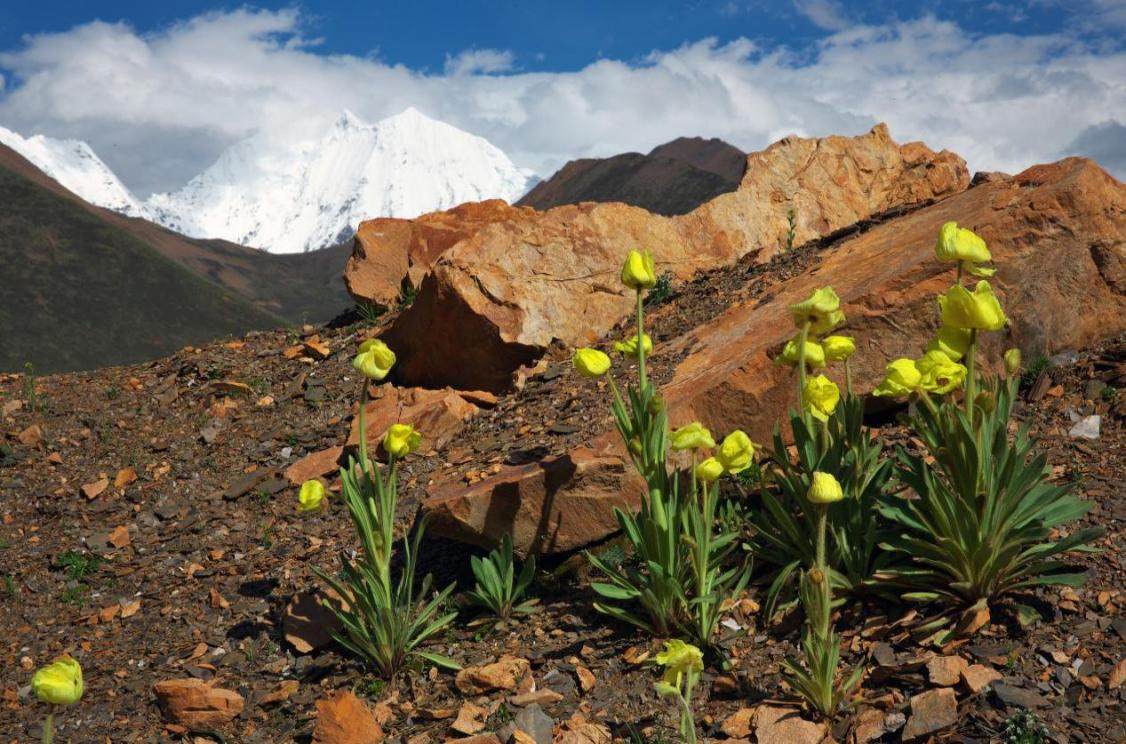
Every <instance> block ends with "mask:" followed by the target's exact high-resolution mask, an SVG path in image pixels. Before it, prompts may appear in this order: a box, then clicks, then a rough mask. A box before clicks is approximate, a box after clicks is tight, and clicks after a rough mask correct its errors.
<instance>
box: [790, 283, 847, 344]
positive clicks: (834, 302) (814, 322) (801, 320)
mask: <svg viewBox="0 0 1126 744" xmlns="http://www.w3.org/2000/svg"><path fill="white" fill-rule="evenodd" d="M790 314H791V315H792V316H793V317H794V325H796V326H797V327H798V328H801V327H802V326H803V325H805V324H806V323H807V322H808V323H809V324H810V326H809V330H810V332H811V333H813V334H815V335H818V336H819V335H821V334H822V333H828V332H829V331H831V330H833V329H834V328H836V327H837V326H839V325H840V324H841V323H843V322H844V313H842V312H841V298H840V297H837V293H836V292H834V291H833V288H832V287H821V288H820V289H815V290H813V294H811V295H810V296H809V297H807V298H806V299H805V300H802V301H801V302H799V303H797V304H795V305H790Z"/></svg>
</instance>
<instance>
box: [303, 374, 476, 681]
mask: <svg viewBox="0 0 1126 744" xmlns="http://www.w3.org/2000/svg"><path fill="white" fill-rule="evenodd" d="M384 374H386V373H384ZM361 383H362V392H361V400H360V413H359V417H360V419H359V426H360V429H359V430H360V431H367V429H366V427H365V425H364V408H365V407H366V405H367V389H368V380H367V379H366V378H365V379H363V380H361ZM396 426H398V425H396ZM404 428H405V429H408V430H409V431H408V436H407V437H406V439H405V440H404V442H403V445H404V449H403V452H404V453H405V452H407V451H410V449H412V447H411V445H413V448H416V447H417V446H418V442H419V439H420V437H418V436H413V437H412V436H409V435H411V434H414V431H413V427H404ZM394 429H395V427H392V430H394ZM390 435H391V431H389V432H388V438H386V439H385V443H384V445H385V449H387V450H388V458H389V459H388V464H387V466H386V468H385V469H381V468H379V467H378V466H377V465H375V464H374V463H373V462H372V461H371V460H370V459H369V458H368V452H367V437H360V453H359V454H360V461H359V463H358V464H357V463H356V461H355V459H354V458H351V457H350V458H349V459H348V466H347V467H346V468H344V469H342V470H341V471H340V477H341V483H342V494H343V496H344V501H345V503H346V504H347V506H348V514H349V515H350V516H351V519H352V525H353V527H354V528H355V531H356V534H357V536H358V537H359V538H360V544H361V547H362V550H361V552H360V554H359V555H358V556H357V557H356V558H355V560H351V559H349V557H348V554H347V553H344V552H342V553H341V555H340V561H341V563H342V564H343V575H342V577H341V578H336V577H333V576H330V575H329V574H327V573H326V572H324V571H323V570H321V569H318V568H314V571H315V572H316V573H317V575H318V576H319V577H320V578H321V579H322V580H323V581H324V582H325V583H326V584H328V585H329V587H331V588H332V589H333V590H334V591H335V592H336V595H337V597H338V599H332V600H327V601H326V605H327V606H328V607H329V609H330V610H331V611H332V612H333V614H335V615H336V617H337V618H338V619H339V620H340V622H341V624H342V626H343V632H339V631H334V632H333V637H334V638H336V640H337V641H338V642H339V643H340V644H341V645H342V646H344V647H345V648H347V649H348V650H350V651H352V652H353V653H355V654H357V655H358V656H360V657H362V658H364V659H366V660H367V661H368V662H369V663H371V664H372V665H373V666H374V667H375V669H376V670H377V671H378V672H379V673H380V674H382V675H383V676H384V677H387V678H393V677H394V676H395V675H397V674H398V673H399V672H400V671H401V670H402V669H404V667H406V666H407V665H408V664H409V663H411V662H412V661H414V660H416V659H418V660H425V661H429V662H431V663H433V664H436V665H438V666H441V667H446V668H449V669H458V668H459V666H458V664H457V663H456V662H454V661H453V660H452V659H450V658H448V657H446V656H442V655H440V654H435V653H431V652H428V651H423V650H422V649H421V645H422V644H423V643H424V642H425V641H426V640H427V639H429V638H430V637H432V636H434V635H435V634H437V633H440V632H441V631H442V630H443V629H445V627H446V626H447V625H449V624H450V623H451V622H453V619H454V618H455V617H456V616H457V613H456V611H451V612H448V613H445V614H442V613H441V607H442V605H443V604H444V603H445V602H446V601H447V598H448V597H449V596H450V595H451V594H452V593H453V589H454V585H453V584H450V585H449V586H447V587H446V588H445V589H443V590H442V591H440V592H438V593H437V594H436V596H434V597H433V598H431V599H430V600H426V599H425V597H426V595H428V594H429V593H430V584H431V577H430V576H429V575H427V576H426V578H424V579H423V581H422V584H421V586H420V587H419V590H418V591H417V592H416V587H415V574H416V573H417V570H418V553H419V548H420V545H421V543H422V538H423V535H424V533H425V530H426V517H425V516H423V517H422V518H420V519H419V521H418V523H417V525H416V527H415V529H414V534H413V536H407V537H404V538H403V541H402V544H403V564H402V567H401V568H400V572H399V577H398V581H395V580H394V579H393V578H392V574H391V560H392V557H393V553H394V543H395V540H394V528H395V509H396V506H397V504H398V472H397V467H396V466H397V461H398V459H399V458H398V456H397V455H396V453H395V450H396V449H398V448H397V447H394V446H392V447H388V446H387V444H389V443H390V442H389V437H390ZM419 597H422V598H423V599H419Z"/></svg>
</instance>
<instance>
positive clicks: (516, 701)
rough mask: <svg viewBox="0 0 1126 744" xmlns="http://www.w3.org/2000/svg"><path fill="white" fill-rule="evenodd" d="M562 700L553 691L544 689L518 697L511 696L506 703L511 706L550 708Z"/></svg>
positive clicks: (561, 697) (560, 696)
mask: <svg viewBox="0 0 1126 744" xmlns="http://www.w3.org/2000/svg"><path fill="white" fill-rule="evenodd" d="M562 699H563V696H562V695H560V694H559V693H558V692H556V691H555V690H546V689H545V690H532V691H531V692H525V693H522V694H520V695H513V696H512V697H510V698H509V699H508V701H509V702H510V703H512V704H513V705H518V706H521V707H523V706H525V705H532V704H533V703H534V704H536V705H541V706H543V707H547V708H550V707H551V706H552V705H555V704H556V703H558V702H559V701H560V700H562Z"/></svg>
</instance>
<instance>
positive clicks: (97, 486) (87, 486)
mask: <svg viewBox="0 0 1126 744" xmlns="http://www.w3.org/2000/svg"><path fill="white" fill-rule="evenodd" d="M107 488H109V478H107V477H105V476H102V477H101V478H99V479H98V480H96V481H93V482H92V483H83V484H82V489H81V490H82V495H83V496H85V497H86V499H87V500H89V501H93V500H94V499H96V498H98V497H99V496H101V495H102V493H104V492H105V490H106V489H107Z"/></svg>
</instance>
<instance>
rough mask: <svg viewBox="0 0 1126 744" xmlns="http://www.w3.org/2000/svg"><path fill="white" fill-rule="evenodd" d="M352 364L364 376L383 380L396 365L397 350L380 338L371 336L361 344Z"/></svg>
mask: <svg viewBox="0 0 1126 744" xmlns="http://www.w3.org/2000/svg"><path fill="white" fill-rule="evenodd" d="M352 366H353V367H354V368H355V370H356V371H357V372H359V373H360V374H362V375H363V376H364V377H370V378H371V379H373V380H382V379H383V378H384V377H386V376H387V374H388V373H389V372H390V371H391V368H392V367H394V366H395V352H393V351H391V349H390V348H389V347H388V346H387V344H385V343H383V342H382V341H380V340H379V339H378V338H371V339H368V340H367V341H364V342H363V343H362V344H360V351H359V353H358V354H356V358H355V359H353V360H352Z"/></svg>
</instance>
